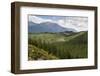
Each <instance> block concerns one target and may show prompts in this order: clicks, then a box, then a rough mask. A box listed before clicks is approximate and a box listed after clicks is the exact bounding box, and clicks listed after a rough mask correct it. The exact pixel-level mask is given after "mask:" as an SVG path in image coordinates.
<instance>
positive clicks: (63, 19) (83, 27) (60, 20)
mask: <svg viewBox="0 0 100 76" xmlns="http://www.w3.org/2000/svg"><path fill="white" fill-rule="evenodd" d="M29 21H32V22H34V23H38V24H39V23H43V22H53V23H57V24H59V25H60V26H62V27H65V28H73V29H75V30H76V31H87V30H88V17H80V16H53V15H29Z"/></svg>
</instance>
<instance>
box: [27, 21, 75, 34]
mask: <svg viewBox="0 0 100 76" xmlns="http://www.w3.org/2000/svg"><path fill="white" fill-rule="evenodd" d="M65 31H66V32H67V31H68V32H69V31H72V32H76V30H75V29H73V28H65V27H62V26H60V25H59V24H57V23H52V22H43V23H34V22H32V21H29V22H28V32H29V33H40V32H52V33H56V32H65Z"/></svg>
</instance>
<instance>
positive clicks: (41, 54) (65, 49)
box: [28, 31, 88, 60]
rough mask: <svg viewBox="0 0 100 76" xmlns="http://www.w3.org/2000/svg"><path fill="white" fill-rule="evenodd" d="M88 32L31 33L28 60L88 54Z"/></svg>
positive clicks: (81, 56)
mask: <svg viewBox="0 0 100 76" xmlns="http://www.w3.org/2000/svg"><path fill="white" fill-rule="evenodd" d="M87 36H88V35H87V32H84V31H83V32H77V33H70V34H68V33H66V32H65V33H47V32H45V33H29V34H28V60H54V59H79V58H87V57H88V56H87V55H88V50H87V49H88V47H87V45H88V43H87V42H88V41H87V40H88V38H87Z"/></svg>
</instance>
